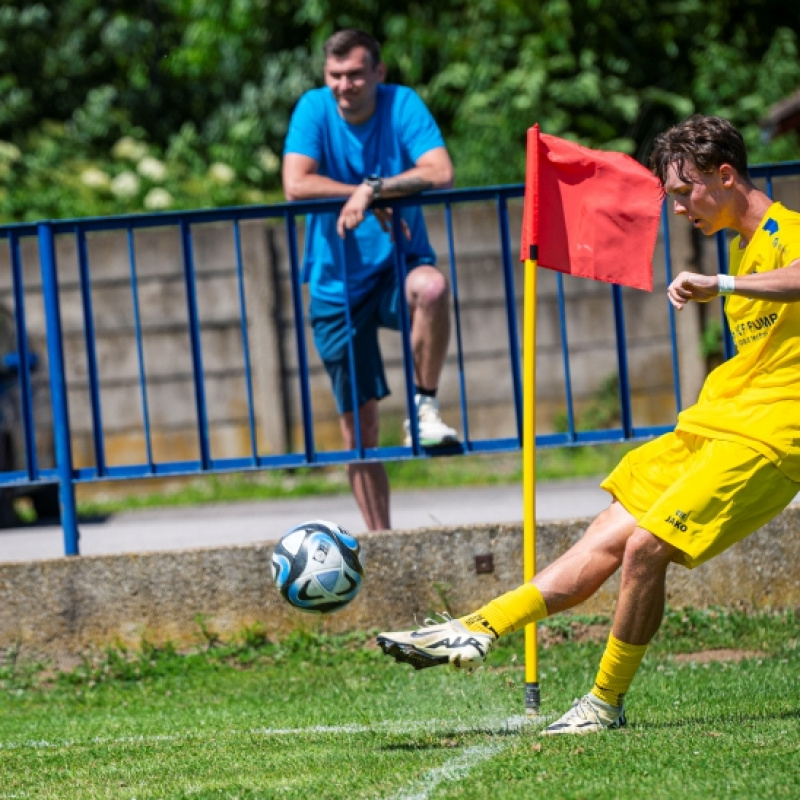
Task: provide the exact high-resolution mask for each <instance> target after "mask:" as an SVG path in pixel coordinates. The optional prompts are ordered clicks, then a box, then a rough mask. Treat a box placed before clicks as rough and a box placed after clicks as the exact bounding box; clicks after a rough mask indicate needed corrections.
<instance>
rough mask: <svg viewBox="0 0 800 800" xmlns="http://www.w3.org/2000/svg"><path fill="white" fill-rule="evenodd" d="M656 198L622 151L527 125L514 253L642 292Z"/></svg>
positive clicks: (647, 278)
mask: <svg viewBox="0 0 800 800" xmlns="http://www.w3.org/2000/svg"><path fill="white" fill-rule="evenodd" d="M663 200H664V192H663V189H662V187H661V182H660V181H659V180H658V178H656V177H655V175H653V174H652V173H651V172H650V170H648V169H647V168H646V167H644V166H642V165H641V164H640V163H639V162H638V161H635V160H634V159H632V158H631V157H630V156H627V155H625V154H624V153H614V152H608V151H604V150H590V149H589V148H588V147H583V146H582V145H579V144H576V143H575V142H569V141H567V140H566V139H559V138H558V137H556V136H548V135H547V134H544V133H542V134H540V133H539V126H538V125H534V126H533V127H532V128H529V129H528V155H527V164H526V177H525V210H524V213H523V220H522V251H521V254H520V259H521V260H523V261H524V260H529V259H530V260H534V261H537V262H538V264H539V266H542V267H547V268H548V269H554V270H557V271H559V272H565V273H567V274H569V275H575V276H577V277H580V278H591V279H593V280H597V281H606V282H607V283H619V284H622V285H623V286H631V287H633V288H635V289H644V290H646V291H648V292H650V291H652V290H653V268H652V263H651V262H652V258H653V251H654V250H655V246H656V237H657V235H658V225H659V220H660V216H661V206H662V204H663ZM532 246H533V247H536V249H537V250H538V254H536V255H531V247H532Z"/></svg>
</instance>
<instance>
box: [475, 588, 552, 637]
mask: <svg viewBox="0 0 800 800" xmlns="http://www.w3.org/2000/svg"><path fill="white" fill-rule="evenodd" d="M546 616H547V606H546V605H545V602H544V598H543V597H542V593H541V592H540V591H539V589H538V588H537V587H536V586H534V584H532V583H524V584H522V586H519V587H517V588H516V589H512V590H511V591H510V592H506V594H503V595H500V597H497V598H495V599H494V600H492V601H491V602H490V603H488V604H487V605H485V606H483V607H482V608H479V609H478V610H477V611H475V612H474V613H472V614H468V615H467V616H466V617H461V619H460V622H461V623H462V624H463V625H464V626H465V627H466V628H468V629H469V630H471V631H474V632H475V633H491V634H493V635H494V636H496V637H498V638H499V637H500V636H504V635H505V634H507V633H511V632H512V631H517V630H519V629H520V628H524V627H525V626H526V625H528V624H529V623H531V622H538V621H539V620H541V619H544V618H545V617H546Z"/></svg>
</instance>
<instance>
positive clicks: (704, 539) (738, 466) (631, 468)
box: [601, 433, 800, 569]
mask: <svg viewBox="0 0 800 800" xmlns="http://www.w3.org/2000/svg"><path fill="white" fill-rule="evenodd" d="M601 486H602V487H603V489H605V490H606V491H608V492H610V493H611V494H612V495H614V497H615V498H616V499H617V500H619V501H620V503H622V505H623V506H624V507H625V508H626V509H627V510H628V511H629V512H630V513H631V514H632V515H633V516H634V517H635V518H636V521H637V523H638V525H639V527H640V528H644V529H645V530H648V531H650V533H652V534H653V535H655V536H658V538H659V539H663V540H664V541H665V542H668V543H669V544H671V545H673V546H674V547H677V548H678V549H679V550H680V551H681V553H680V554H679V555H678V556H676V558H675V561H676V563H679V564H683V565H684V566H685V567H689V568H690V569H692V568H694V567H696V566H698V564H702V563H703V562H704V561H708V559H709V558H712V557H713V556H716V555H719V553H721V552H722V551H723V550H726V549H727V548H729V547H730V546H731V545H732V544H735V543H736V542H738V541H741V540H742V539H744V538H745V537H746V536H749V535H750V534H751V533H753V531H755V530H758V528H760V527H761V526H762V525H764V524H766V523H767V522H769V520H771V519H772V518H773V517H775V516H777V514H779V513H780V512H781V511H783V509H784V508H786V506H787V505H789V503H791V502H792V500H793V499H794V498H795V497H796V496H797V494H798V492H800V483H795V481H792V480H789V478H787V477H786V476H785V475H784V474H783V473H782V472H781V471H780V470H779V469H778V468H777V467H776V466H775V465H774V464H773V463H772V462H771V461H769V460H768V459H767V458H765V457H764V456H762V455H760V454H759V453H757V452H756V451H755V450H751V449H750V448H749V447H745V446H744V445H741V444H738V443H736V442H728V441H725V440H722V439H706V438H704V437H702V436H695V435H694V434H687V433H668V434H666V435H664V436H661V437H659V438H658V439H656V440H654V441H652V442H648V443H647V444H645V445H643V446H642V447H639V448H637V449H636V450H633V451H631V452H630V453H628V454H627V455H626V456H625V457H624V458H623V459H622V461H621V462H620V463H619V465H618V466H617V467H616V469H615V470H614V471H613V472H612V473H611V474H610V475H609V476H608V477H607V478H606V479H605V480H604V481H603V483H602V484H601Z"/></svg>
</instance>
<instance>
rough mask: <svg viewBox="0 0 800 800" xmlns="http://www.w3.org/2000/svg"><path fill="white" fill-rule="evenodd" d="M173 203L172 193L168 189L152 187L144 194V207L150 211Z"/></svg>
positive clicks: (167, 206)
mask: <svg viewBox="0 0 800 800" xmlns="http://www.w3.org/2000/svg"><path fill="white" fill-rule="evenodd" d="M171 205H172V195H171V194H170V193H169V192H168V191H167V190H166V189H159V188H157V187H156V188H155V189H151V190H150V191H149V192H148V193H147V194H146V195H145V196H144V207H145V208H147V209H149V210H150V211H159V210H160V209H162V208H169V207H170V206H171Z"/></svg>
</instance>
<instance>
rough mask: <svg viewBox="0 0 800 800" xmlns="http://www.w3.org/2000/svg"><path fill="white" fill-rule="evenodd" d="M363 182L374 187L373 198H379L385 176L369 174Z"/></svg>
mask: <svg viewBox="0 0 800 800" xmlns="http://www.w3.org/2000/svg"><path fill="white" fill-rule="evenodd" d="M363 182H364V183H366V184H367V186H369V187H370V188H371V189H372V199H373V200H377V199H378V198H379V197H380V196H381V190H382V189H383V178H381V176H380V175H367V177H366V178H364V181H363Z"/></svg>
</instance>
